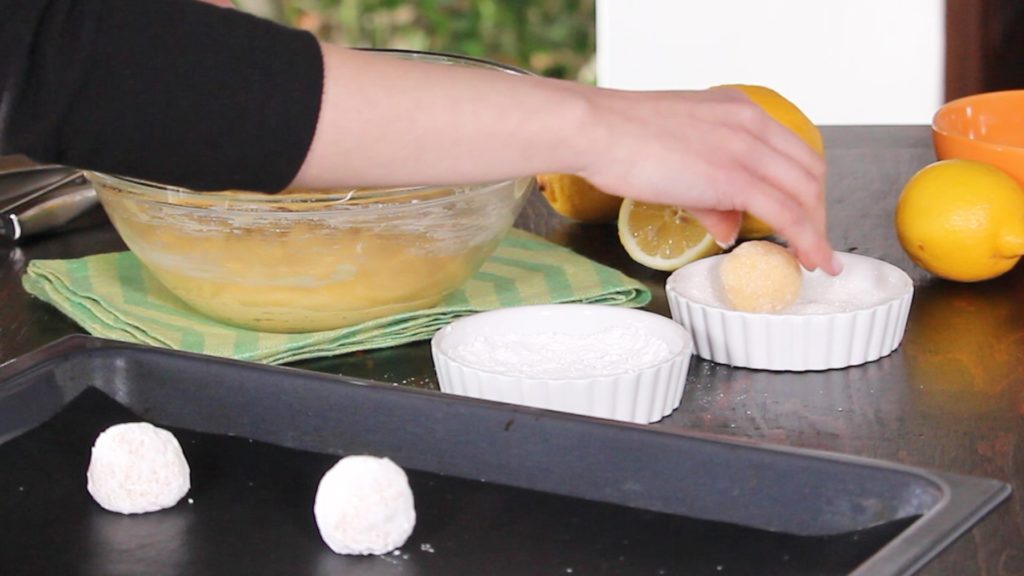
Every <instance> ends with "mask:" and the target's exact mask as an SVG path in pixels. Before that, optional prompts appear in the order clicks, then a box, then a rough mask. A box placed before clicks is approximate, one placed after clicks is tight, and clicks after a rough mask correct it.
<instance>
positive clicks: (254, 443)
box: [0, 336, 1009, 574]
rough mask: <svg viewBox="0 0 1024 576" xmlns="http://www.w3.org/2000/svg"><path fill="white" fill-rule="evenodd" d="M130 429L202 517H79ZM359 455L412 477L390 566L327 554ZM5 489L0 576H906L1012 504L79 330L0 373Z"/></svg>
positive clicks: (896, 471)
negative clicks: (117, 440)
mask: <svg viewBox="0 0 1024 576" xmlns="http://www.w3.org/2000/svg"><path fill="white" fill-rule="evenodd" d="M93 389H94V390H93ZM135 419H145V420H149V421H151V422H154V423H156V424H159V425H162V426H166V427H170V428H172V429H173V430H174V431H175V433H176V434H177V435H178V436H179V438H182V439H184V441H183V447H184V448H185V452H186V456H188V458H189V460H190V462H193V463H194V464H193V467H194V470H193V490H192V492H191V493H190V494H189V497H191V498H192V499H193V502H192V503H191V504H189V503H188V502H183V503H181V504H179V505H178V506H177V507H175V508H173V509H170V510H167V511H163V512H159V513H155V514H150V515H144V516H132V517H123V516H120V515H115V514H111V513H108V512H105V511H103V510H101V509H100V508H99V507H98V506H96V505H95V504H93V503H92V501H91V500H90V498H89V496H88V494H87V492H86V491H85V482H84V471H85V466H86V465H87V461H88V448H89V446H91V444H92V442H93V440H94V439H95V435H96V434H98V433H99V431H101V430H102V429H104V428H105V427H106V426H109V425H111V424H113V423H116V422H121V421H128V420H135ZM352 453H370V454H376V455H380V456H388V457H390V458H392V459H394V460H395V461H396V462H398V463H399V464H401V465H402V466H403V467H405V468H406V469H407V470H410V471H411V481H412V484H413V489H414V494H415V495H416V500H417V510H418V522H417V527H416V530H415V532H414V533H413V536H412V538H411V539H410V541H409V542H408V543H407V544H406V545H405V546H404V547H403V548H402V549H401V550H399V551H398V552H397V553H396V554H392V555H387V556H383V557H372V558H347V557H342V556H337V555H334V554H333V553H331V552H330V551H329V550H328V549H327V548H326V546H324V545H323V544H322V542H321V541H320V540H319V537H318V535H317V533H316V528H315V525H314V523H313V520H312V514H311V506H312V495H313V493H314V491H315V487H316V483H317V482H318V481H319V478H320V476H321V475H322V474H323V472H324V471H326V470H327V468H329V467H330V465H331V464H333V462H334V461H335V460H336V459H337V457H338V456H340V455H345V454H352ZM0 492H2V493H3V494H4V497H3V498H0V542H2V543H3V545H2V546H0V573H3V574H47V573H52V574H74V573H79V574H139V573H145V574H158V573H167V574H185V573H187V574H236V573H237V574H282V573H288V574H333V573H360V574H470V573H473V574H543V573H550V574H567V573H576V574H595V573H596V574H659V573H661V574H675V573H687V574H689V573H697V574H700V573H714V574H720V573H724V574H729V573H732V574H749V573H786V574H846V573H855V574H904V573H910V572H912V571H914V570H915V569H917V568H919V567H920V566H921V565H923V564H924V563H925V562H927V560H928V559H930V558H931V557H933V556H934V555H935V554H937V553H939V551H941V549H942V548H943V547H945V546H946V545H948V544H949V543H950V542H951V541H952V540H953V539H955V538H956V537H957V536H959V535H960V534H962V533H963V532H964V531H965V530H967V529H969V528H970V526H971V525H973V524H974V523H975V522H977V521H978V520H979V519H980V518H981V517H982V516H984V514H986V513H987V512H988V511H989V510H991V509H992V508H993V507H994V506H996V505H997V504H998V503H999V502H1000V501H1002V500H1003V499H1004V498H1005V497H1006V496H1007V495H1008V493H1009V488H1008V487H1007V486H1006V485H1005V484H1003V483H1000V482H997V481H994V480H987V479H979V478H967V477H962V476H956V475H950V474H943V473H934V472H928V471H923V470H918V469H913V468H908V467H903V466H897V465H892V464H887V463H882V462H877V461H869V460H864V459H857V458H851V457H845V456H840V455H832V454H824V453H816V452H810V451H804V450H795V449H789V448H782V447H771V446H765V445H758V444H753V443H744V442H737V441H735V440H725V439H720V438H715V437H710V436H704V435H694V434H689V433H680V432H673V431H668V430H665V429H652V428H645V427H642V426H636V425H629V424H620V423H611V422H606V421H601V420H596V419H591V418H585V417H577V416H571V415H565V414H557V413H552V412H546V411H541V410H533V409H528V408H522V407H515V406H508V405H501V404H495V403H490V402H482V401H476V400H470V399H464V398H457V397H452V396H447V395H442V394H439V393H436V392H428V391H420V390H412V389H408V388H403V387H396V386H390V385H384V384H378V383H373V382H367V381H359V380H351V379H345V378H339V377H335V376H329V375H324V374H317V373H313V372H308V371H303V370H295V369H289V368H280V367H268V366H260V365H254V364H248V363H241V362H235V361H230V360H222V359H216V358H211V357H205V356H198V355H190V354H183V353H177V352H171V351H166V350H159V349H153V348H146V347H140V346H131V345H126V344H121V343H113V342H107V341H102V340H97V339H94V338H89V337H82V336H76V337H71V338H68V339H65V340H62V341H60V342H58V343H56V344H54V345H51V346H49V347H46V348H44V349H41V350H38V351H36V352H34V353H31V354H28V355H26V356H24V357H22V358H19V359H17V360H15V361H14V362H11V363H9V364H7V365H4V366H2V367H0Z"/></svg>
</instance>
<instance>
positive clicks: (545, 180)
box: [537, 174, 622, 222]
mask: <svg viewBox="0 0 1024 576" xmlns="http://www.w3.org/2000/svg"><path fill="white" fill-rule="evenodd" d="M537 183H538V184H539V185H540V191H541V194H543V195H544V198H545V199H546V200H547V201H548V204H550V205H551V208H553V209H554V210H555V212H558V213H559V214H561V215H562V216H565V217H566V218H570V219H572V220H577V221H579V222H610V221H612V220H615V219H616V218H617V217H618V215H619V205H620V204H622V198H620V197H618V196H612V195H611V194H608V193H607V192H605V191H603V190H601V189H600V188H598V187H597V186H594V185H593V184H591V183H590V182H588V181H587V180H586V179H584V178H580V177H579V176H575V175H573V174H540V175H538V176H537Z"/></svg>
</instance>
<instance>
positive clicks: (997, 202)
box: [896, 159, 1024, 282]
mask: <svg viewBox="0 0 1024 576" xmlns="http://www.w3.org/2000/svg"><path fill="white" fill-rule="evenodd" d="M896 233H897V235H898V236H899V240H900V244H901V245H902V246H903V249H904V250H905V251H906V253H907V255H908V256H910V258H911V259H912V260H913V261H914V262H915V263H916V264H917V265H918V266H920V267H921V268H924V269H925V270H927V271H929V272H931V273H932V274H935V275H936V276H940V277H942V278H946V279H949V280H956V281H959V282H978V281H981V280H988V279H989V278H995V277H996V276H999V275H1001V274H1004V273H1006V272H1007V271H1009V270H1010V269H1011V268H1013V267H1014V265H1015V264H1017V261H1018V260H1020V257H1021V255H1022V254H1024V190H1022V189H1021V187H1020V185H1018V184H1017V182H1016V181H1015V180H1014V179H1013V178H1011V177H1010V176H1009V175H1007V174H1006V173H1005V172H1003V171H1002V170H1000V169H998V168H996V167H994V166H991V165H989V164H984V163H981V162H975V161H973V160H961V159H954V160H943V161H941V162H935V163H934V164H930V165H928V166H925V167H924V168H922V169H921V170H920V171H918V172H917V173H916V174H914V175H913V176H912V177H911V178H910V180H909V181H908V182H907V184H906V186H904V188H903V192H902V193H901V194H900V198H899V202H898V203H897V205H896Z"/></svg>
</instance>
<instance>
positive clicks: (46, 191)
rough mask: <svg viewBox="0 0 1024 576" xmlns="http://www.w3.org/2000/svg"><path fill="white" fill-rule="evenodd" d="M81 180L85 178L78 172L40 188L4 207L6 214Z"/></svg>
mask: <svg viewBox="0 0 1024 576" xmlns="http://www.w3.org/2000/svg"><path fill="white" fill-rule="evenodd" d="M79 178H84V176H83V175H82V173H81V172H78V171H75V172H72V173H71V174H68V175H67V176H65V177H63V178H61V179H60V180H57V181H56V182H53V183H52V184H47V185H46V186H43V187H42V188H40V189H39V190H36V191H35V192H32V193H31V194H28V195H26V196H23V197H21V198H19V199H18V200H17V201H15V202H14V203H13V204H9V205H7V206H4V207H3V211H4V212H9V211H11V210H15V209H16V208H18V206H23V205H25V204H27V203H29V202H31V201H32V200H35V199H36V198H39V197H40V196H43V195H44V194H49V193H50V192H52V191H54V190H56V189H57V188H60V187H61V186H63V185H65V184H67V183H69V182H74V181H75V180H78V179H79Z"/></svg>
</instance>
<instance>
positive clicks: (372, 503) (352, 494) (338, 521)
mask: <svg viewBox="0 0 1024 576" xmlns="http://www.w3.org/2000/svg"><path fill="white" fill-rule="evenodd" d="M313 516H314V517H315V518H316V525H317V528H319V529H320V537H321V538H323V539H324V542H326V543H327V545H328V546H330V548H331V550H334V551H335V552H337V553H338V554H361V555H367V554H385V553H387V552H390V551H392V550H394V549H395V548H398V547H400V546H401V545H402V544H405V541H406V540H407V539H408V538H409V535H410V534H412V529H413V526H414V525H415V524H416V510H415V508H414V506H413V498H412V489H411V488H409V479H408V478H407V477H406V475H405V471H403V470H402V469H401V468H400V467H399V466H398V465H397V464H395V463H394V462H392V461H391V460H389V459H387V458H377V457H376V456H347V457H345V458H342V459H341V460H339V461H338V463H337V464H335V465H334V466H333V467H332V468H331V469H330V470H328V471H327V473H326V474H324V477H323V478H322V479H321V480H320V486H319V487H318V488H317V491H316V500H315V502H314V504H313Z"/></svg>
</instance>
